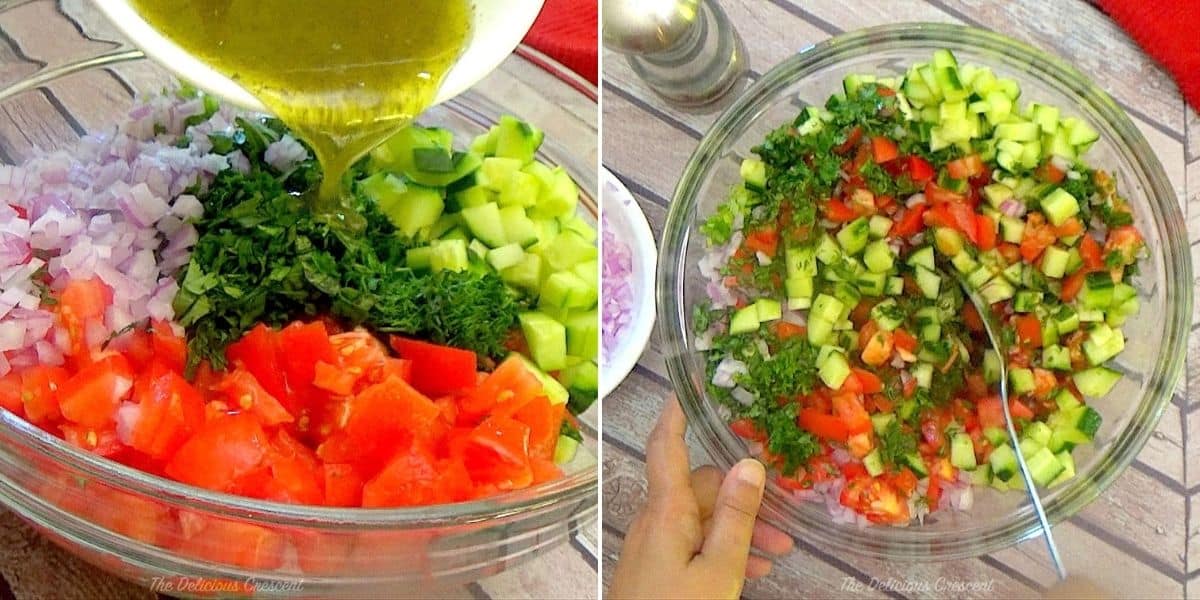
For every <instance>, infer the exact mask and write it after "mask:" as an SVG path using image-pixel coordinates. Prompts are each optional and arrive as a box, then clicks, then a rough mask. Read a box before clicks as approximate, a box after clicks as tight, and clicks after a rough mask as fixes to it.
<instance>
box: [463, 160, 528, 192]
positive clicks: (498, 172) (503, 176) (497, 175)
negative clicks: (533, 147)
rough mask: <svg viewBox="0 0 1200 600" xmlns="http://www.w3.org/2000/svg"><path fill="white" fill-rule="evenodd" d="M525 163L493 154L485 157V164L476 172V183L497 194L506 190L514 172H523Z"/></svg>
mask: <svg viewBox="0 0 1200 600" xmlns="http://www.w3.org/2000/svg"><path fill="white" fill-rule="evenodd" d="M523 166H525V163H524V162H522V161H521V160H519V159H515V158H503V157H497V156H492V157H488V158H485V159H483V165H482V166H481V167H479V171H478V172H476V173H475V183H476V184H477V185H481V186H483V187H485V188H487V189H489V190H491V191H493V192H496V193H497V194H498V193H500V192H501V191H503V190H504V186H505V185H508V181H509V180H510V179H512V175H513V173H519V172H521V167H523Z"/></svg>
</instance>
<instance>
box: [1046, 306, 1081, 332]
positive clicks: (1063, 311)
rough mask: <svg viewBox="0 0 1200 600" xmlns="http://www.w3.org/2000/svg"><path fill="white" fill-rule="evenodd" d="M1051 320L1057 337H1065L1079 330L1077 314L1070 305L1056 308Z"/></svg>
mask: <svg viewBox="0 0 1200 600" xmlns="http://www.w3.org/2000/svg"><path fill="white" fill-rule="evenodd" d="M1052 318H1053V319H1054V325H1055V327H1057V328H1058V333H1059V335H1066V334H1068V333H1071V332H1073V331H1075V330H1076V329H1079V313H1077V312H1075V309H1074V308H1071V306H1070V305H1067V304H1064V305H1062V306H1060V307H1058V310H1056V311H1054V315H1053V317H1052Z"/></svg>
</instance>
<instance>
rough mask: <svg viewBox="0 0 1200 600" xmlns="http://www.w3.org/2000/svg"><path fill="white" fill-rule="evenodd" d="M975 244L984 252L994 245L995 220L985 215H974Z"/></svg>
mask: <svg viewBox="0 0 1200 600" xmlns="http://www.w3.org/2000/svg"><path fill="white" fill-rule="evenodd" d="M975 245H976V246H978V247H979V249H980V250H982V251H984V252H987V251H988V250H991V249H992V248H995V247H996V222H995V221H993V220H992V218H991V217H989V216H987V215H977V216H976V217H975Z"/></svg>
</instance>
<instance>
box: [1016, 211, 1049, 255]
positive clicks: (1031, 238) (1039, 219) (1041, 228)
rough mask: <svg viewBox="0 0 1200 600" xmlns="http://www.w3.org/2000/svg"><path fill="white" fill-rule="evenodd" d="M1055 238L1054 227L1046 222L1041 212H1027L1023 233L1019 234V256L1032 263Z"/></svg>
mask: <svg viewBox="0 0 1200 600" xmlns="http://www.w3.org/2000/svg"><path fill="white" fill-rule="evenodd" d="M1056 239H1057V236H1055V235H1054V229H1053V228H1052V227H1051V226H1050V225H1048V224H1047V223H1046V218H1045V217H1043V216H1042V214H1041V213H1036V212H1035V213H1029V217H1027V218H1026V220H1025V233H1024V234H1022V236H1021V258H1023V259H1025V262H1028V263H1032V262H1033V261H1035V260H1037V258H1038V257H1039V256H1041V255H1042V252H1043V251H1045V250H1046V248H1049V247H1050V245H1051V244H1053V243H1054V241H1055V240H1056Z"/></svg>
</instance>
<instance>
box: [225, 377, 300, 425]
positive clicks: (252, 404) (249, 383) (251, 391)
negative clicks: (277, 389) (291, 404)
mask: <svg viewBox="0 0 1200 600" xmlns="http://www.w3.org/2000/svg"><path fill="white" fill-rule="evenodd" d="M213 391H215V392H218V393H221V394H225V397H226V398H228V400H229V406H230V407H236V408H237V409H240V410H242V411H245V412H248V413H250V414H253V415H255V416H256V417H258V420H259V421H260V422H261V423H262V424H263V425H267V426H271V425H279V424H280V423H291V422H293V421H295V420H296V419H295V417H294V416H292V414H291V413H290V412H288V410H287V408H285V407H284V406H283V403H282V402H280V401H279V399H278V398H276V397H274V396H272V395H271V394H270V392H268V391H267V390H266V388H264V387H263V386H262V385H261V384H260V383H259V382H258V380H257V379H255V377H254V375H251V374H250V371H247V370H245V369H242V368H238V369H234V370H233V372H232V373H229V374H228V375H226V376H225V377H224V378H223V379H221V382H220V383H218V384H217V385H216V387H214V388H213Z"/></svg>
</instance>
